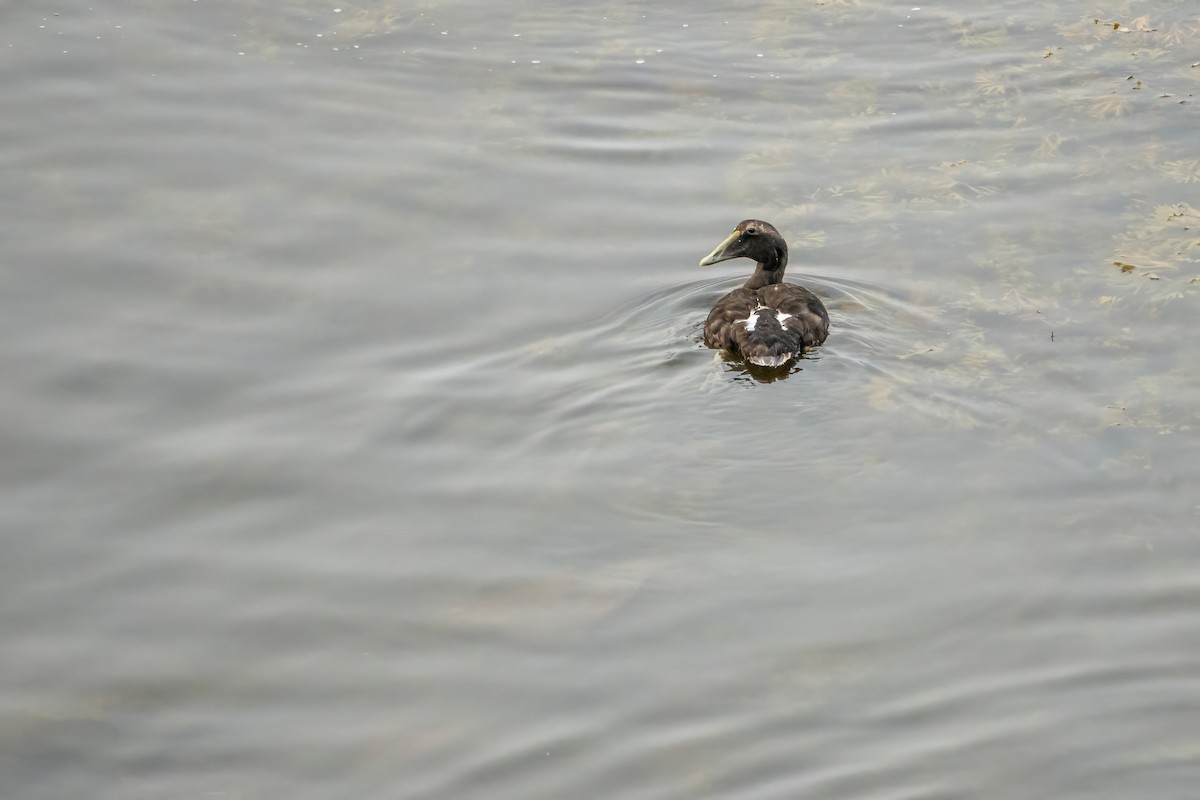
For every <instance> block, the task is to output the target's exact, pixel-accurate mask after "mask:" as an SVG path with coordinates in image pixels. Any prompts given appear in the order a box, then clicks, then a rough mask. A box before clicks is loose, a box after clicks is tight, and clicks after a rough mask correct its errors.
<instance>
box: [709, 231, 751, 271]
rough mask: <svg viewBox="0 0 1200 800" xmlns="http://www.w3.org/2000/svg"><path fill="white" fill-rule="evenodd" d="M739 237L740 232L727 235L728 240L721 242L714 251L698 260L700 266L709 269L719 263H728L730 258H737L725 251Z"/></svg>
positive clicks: (735, 255)
mask: <svg viewBox="0 0 1200 800" xmlns="http://www.w3.org/2000/svg"><path fill="white" fill-rule="evenodd" d="M741 235H742V233H741V231H734V232H733V233H731V234H729V238H728V239H726V240H725V241H723V242H721V243H720V244H719V245H717V247H716V249H714V250H713V251H712V252H711V253H709V254H708V255H706V256H705V257H704V258H702V259H700V266H702V267H709V266H712V265H713V264H716V263H718V262H721V261H728V260H729V259H731V258H737V254H736V253H734V254H727V253H726V252H725V251H726V250H728V249H729V246H730V245H732V244H733V243H734V242H736V241H737V239H738V237H739V236H741Z"/></svg>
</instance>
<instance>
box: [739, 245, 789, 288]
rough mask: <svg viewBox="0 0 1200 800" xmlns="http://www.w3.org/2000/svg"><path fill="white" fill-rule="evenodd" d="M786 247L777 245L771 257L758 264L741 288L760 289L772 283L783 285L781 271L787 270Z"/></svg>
mask: <svg viewBox="0 0 1200 800" xmlns="http://www.w3.org/2000/svg"><path fill="white" fill-rule="evenodd" d="M787 260H788V255H787V247H785V246H783V245H778V246H776V247H775V249H774V252H773V253H772V255H771V256H770V257H768V258H766V259H764V260H763V261H760V262H758V267H757V268H756V269H755V270H754V274H753V275H751V276H750V279H749V280H747V281H746V283H745V284H743V286H744V287H745V288H746V289H761V288H763V287H764V286H770V285H771V284H772V283H783V271H784V269H786V268H787Z"/></svg>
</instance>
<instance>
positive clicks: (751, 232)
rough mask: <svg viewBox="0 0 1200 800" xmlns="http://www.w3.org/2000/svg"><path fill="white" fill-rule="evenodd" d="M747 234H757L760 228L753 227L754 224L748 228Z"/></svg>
mask: <svg viewBox="0 0 1200 800" xmlns="http://www.w3.org/2000/svg"><path fill="white" fill-rule="evenodd" d="M746 235H747V236H757V235H758V228H755V227H753V226H752V227H749V228H746Z"/></svg>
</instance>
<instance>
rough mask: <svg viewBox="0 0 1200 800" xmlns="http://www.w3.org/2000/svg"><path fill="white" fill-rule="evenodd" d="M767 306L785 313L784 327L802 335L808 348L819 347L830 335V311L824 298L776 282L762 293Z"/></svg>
mask: <svg viewBox="0 0 1200 800" xmlns="http://www.w3.org/2000/svg"><path fill="white" fill-rule="evenodd" d="M758 295H759V297H760V298H761V300H762V303H763V305H765V306H767V307H768V308H772V309H774V310H775V311H777V312H781V313H782V314H784V315H785V316H786V317H787V319H785V320H783V321H782V322H783V325H784V326H785V327H787V329H788V330H790V331H795V332H797V333H799V334H800V342H801V344H803V346H804V347H816V346H817V345H819V344H821V343H822V342H824V341H825V337H827V336H829V312H828V311H826V310H825V304H824V303H822V302H821V298H819V297H817V296H816V295H815V294H813V293H812V292H810V291H809V290H808V289H805V288H804V287H803V286H797V285H796V284H794V283H776V284H772V285H771V286H764V287H763V288H761V289H759V290H758Z"/></svg>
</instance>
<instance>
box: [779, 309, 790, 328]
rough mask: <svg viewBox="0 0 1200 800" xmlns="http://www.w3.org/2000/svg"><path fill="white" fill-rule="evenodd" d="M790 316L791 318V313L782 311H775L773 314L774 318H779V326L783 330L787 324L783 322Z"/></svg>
mask: <svg viewBox="0 0 1200 800" xmlns="http://www.w3.org/2000/svg"><path fill="white" fill-rule="evenodd" d="M791 318H792V315H791V314H785V313H783V312H782V311H779V312H776V314H775V319H777V320H779V327H781V328H783V329H784V330H785V331H786V330H787V325H785V324H784V323H785V322H787V321H788V320H789V319H791Z"/></svg>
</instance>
